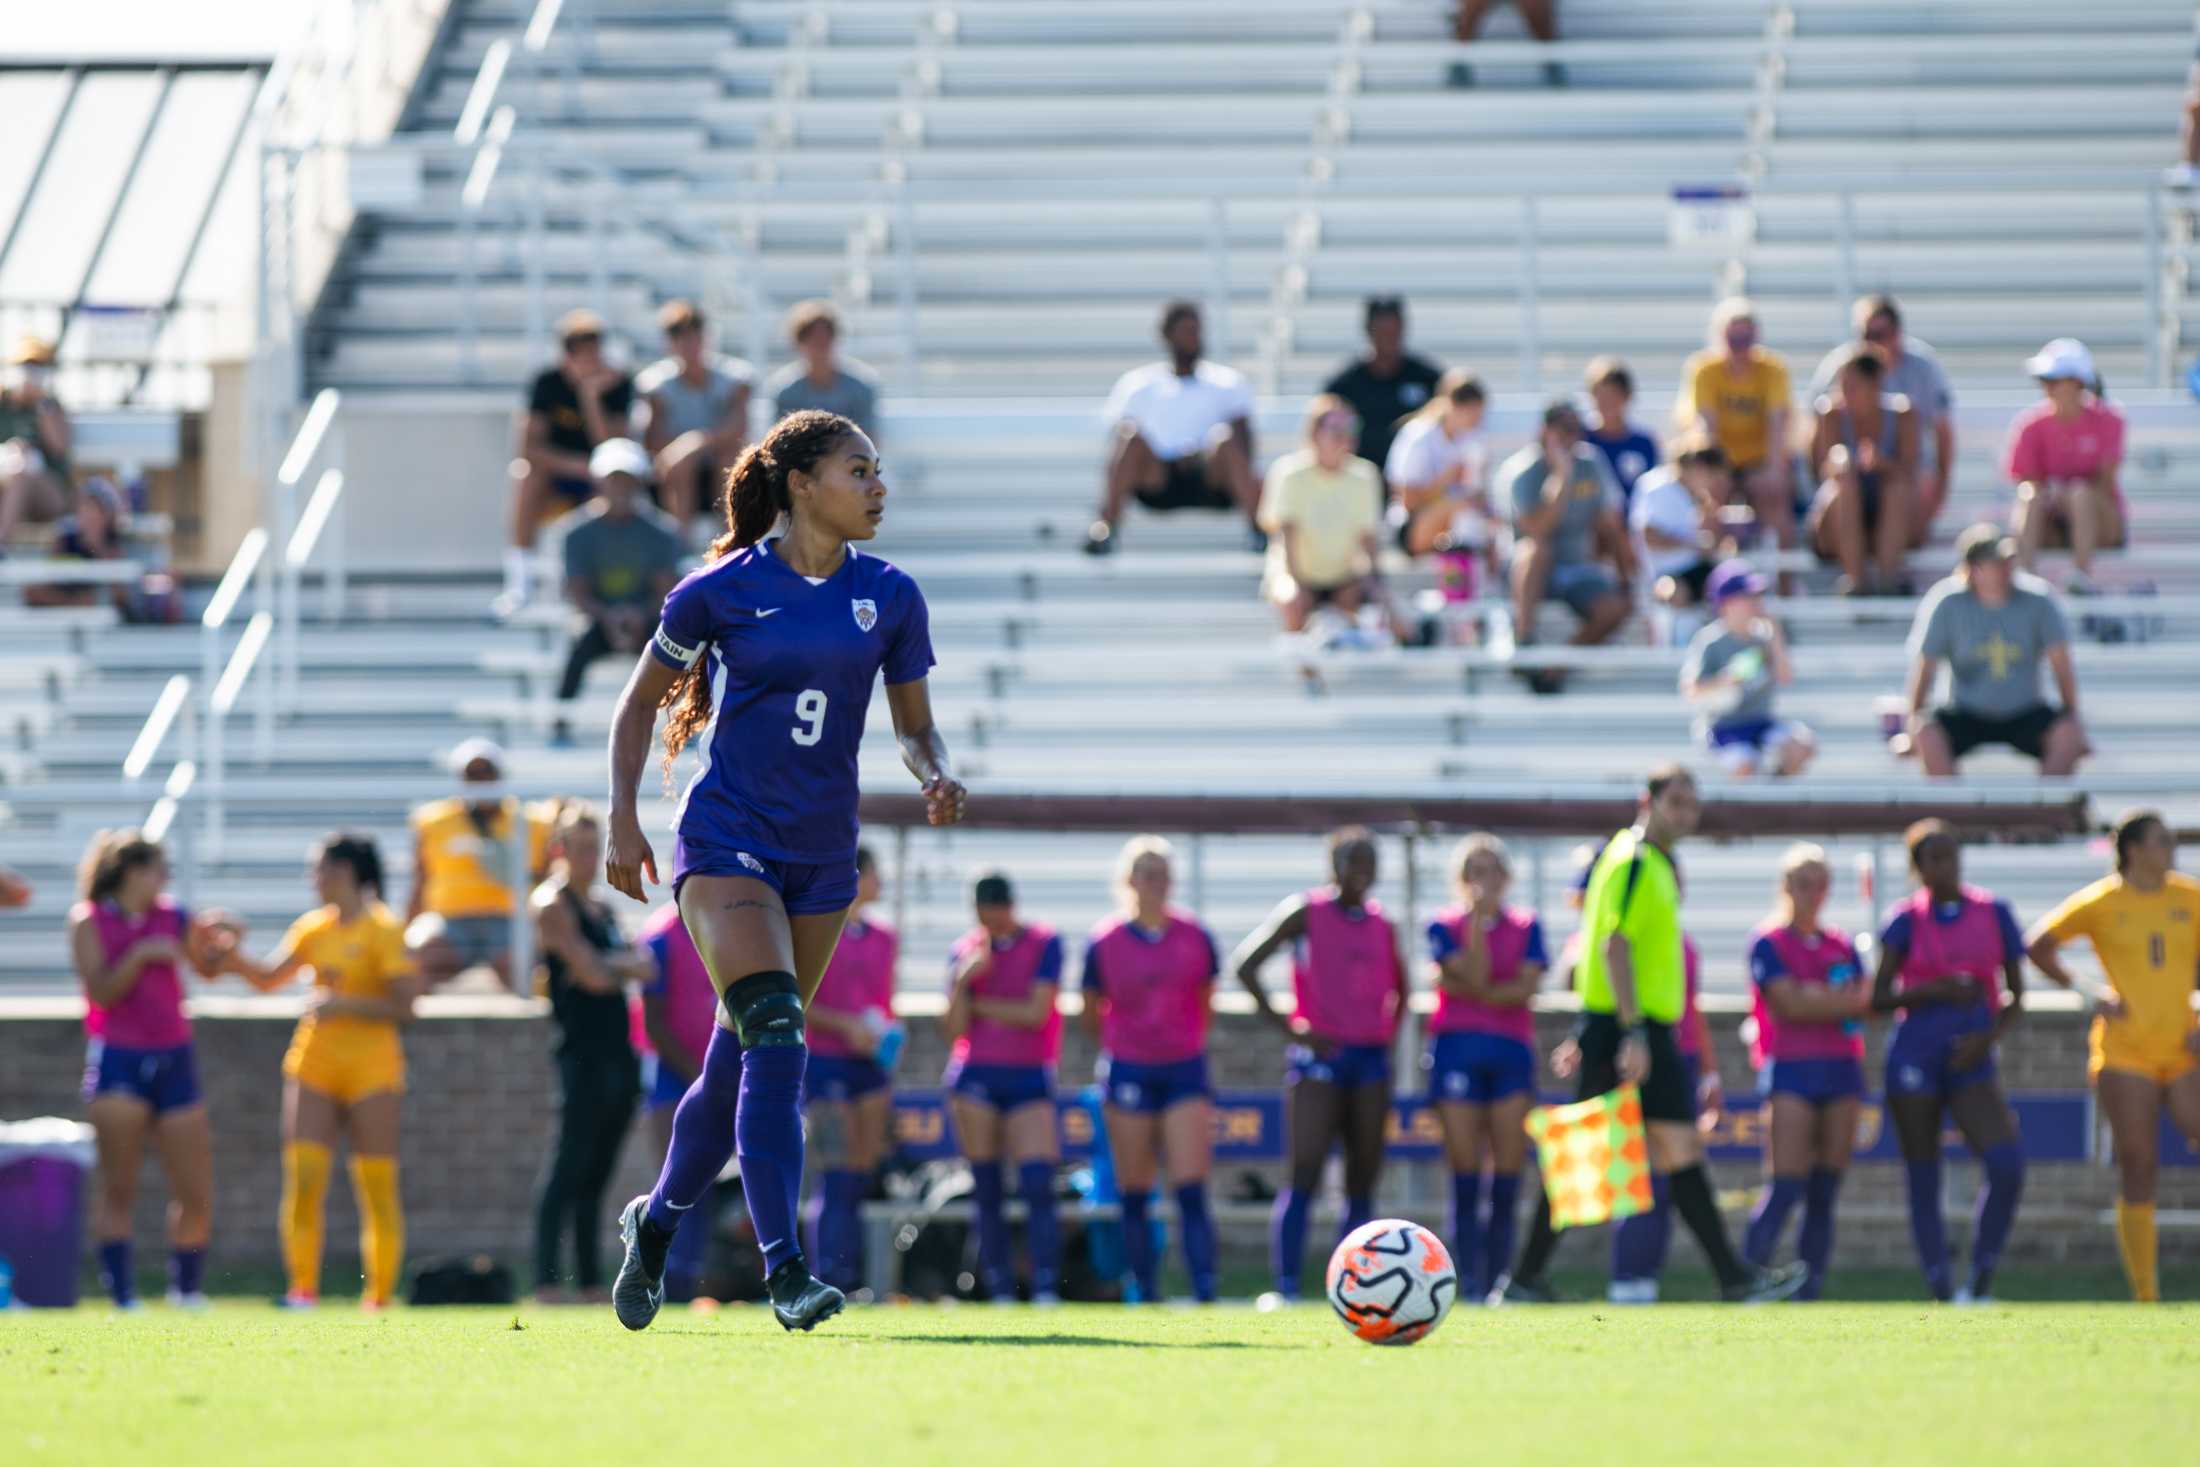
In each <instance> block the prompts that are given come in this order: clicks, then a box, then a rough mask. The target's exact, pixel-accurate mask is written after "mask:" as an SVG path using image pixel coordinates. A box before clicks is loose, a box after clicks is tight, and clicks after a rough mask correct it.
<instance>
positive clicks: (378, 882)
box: [228, 834, 422, 1309]
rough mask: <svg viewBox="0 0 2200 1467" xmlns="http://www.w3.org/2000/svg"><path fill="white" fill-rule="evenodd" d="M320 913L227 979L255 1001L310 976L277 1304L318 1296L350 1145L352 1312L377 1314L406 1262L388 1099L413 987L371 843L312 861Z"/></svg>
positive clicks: (360, 840)
mask: <svg viewBox="0 0 2200 1467" xmlns="http://www.w3.org/2000/svg"><path fill="white" fill-rule="evenodd" d="M313 890H314V895H315V896H317V897H319V898H320V900H321V901H322V903H323V904H324V905H322V906H320V907H318V908H316V909H315V910H313V911H310V912H308V913H306V914H305V915H304V916H303V917H300V918H299V919H298V920H297V921H296V922H293V923H292V924H291V927H290V931H289V932H288V933H286V934H284V936H283V940H282V943H281V944H280V945H279V946H278V947H277V948H276V950H275V952H274V953H273V954H272V955H271V956H270V957H268V958H267V959H266V960H265V961H261V960H258V959H255V958H253V957H251V956H250V955H249V954H247V953H245V952H244V951H243V950H242V949H241V948H239V949H237V950H236V951H234V952H232V953H231V954H230V956H229V959H228V968H229V971H231V972H233V973H236V974H238V975H239V976H240V977H242V978H243V979H244V980H245V981H246V982H248V983H250V984H251V985H252V986H253V987H255V988H258V989H261V990H263V991H265V990H268V989H272V988H280V987H281V986H282V985H284V984H286V983H288V982H290V981H291V980H292V979H293V978H295V977H296V976H297V975H298V974H299V973H300V972H307V971H310V972H311V973H312V975H313V991H312V992H311V994H309V995H308V996H307V999H306V1012H305V1017H303V1018H301V1019H300V1020H299V1021H298V1031H297V1034H296V1035H295V1036H294V1037H293V1038H292V1040H291V1042H290V1050H289V1052H288V1053H287V1054H285V1055H284V1056H283V1079H284V1085H283V1198H282V1205H281V1211H280V1213H279V1214H278V1219H277V1220H278V1223H279V1226H280V1227H281V1230H282V1237H283V1262H284V1265H285V1268H286V1270H287V1271H288V1273H289V1276H290V1287H289V1292H288V1293H287V1294H286V1295H285V1297H284V1303H285V1304H286V1305H288V1306H290V1307H293V1308H310V1307H311V1306H312V1305H313V1304H314V1303H316V1302H317V1301H318V1300H319V1298H320V1293H321V1224H322V1213H323V1209H324V1204H325V1202H326V1200H327V1197H328V1180H329V1170H330V1163H331V1160H332V1159H333V1157H334V1155H335V1150H336V1144H337V1142H338V1141H339V1140H340V1139H345V1138H347V1137H348V1139H349V1140H350V1143H351V1180H352V1191H353V1195H354V1196H355V1197H356V1198H357V1199H358V1203H359V1252H360V1257H361V1258H362V1260H363V1261H364V1263H365V1272H366V1287H365V1290H364V1293H363V1294H362V1296H361V1299H360V1303H361V1304H362V1305H363V1306H364V1307H366V1308H368V1309H380V1308H382V1307H384V1306H386V1305H387V1304H388V1303H389V1302H390V1299H391V1296H392V1295H393V1294H394V1293H395V1291H396V1287H397V1275H398V1270H399V1267H400V1265H401V1263H402V1261H403V1258H404V1252H405V1222H404V1216H403V1213H402V1211H401V1210H400V1208H399V1205H398V1197H397V1134H398V1097H399V1095H401V1094H402V1093H403V1091H404V1088H405V1054H404V1050H403V1047H402V1046H401V1045H400V1044H399V1042H398V1038H397V1031H398V1029H399V1027H400V1026H401V1025H404V1024H406V1023H409V1022H410V1021H411V1019H412V1014H413V1000H414V999H416V998H418V997H419V995H420V990H421V986H422V985H421V981H420V977H419V973H418V971H417V968H416V967H415V965H414V962H413V958H412V954H411V953H410V952H408V951H407V950H406V947H405V929H404V924H403V923H402V922H400V921H399V920H398V918H397V915H396V914H395V913H393V912H392V911H390V909H389V908H388V907H386V906H384V905H383V904H382V899H381V898H382V854H381V852H380V851H379V850H378V849H377V848H376V846H375V843H374V841H373V839H372V838H371V837H368V836H364V835H346V834H339V835H332V836H330V837H329V838H328V839H327V840H325V841H323V842H322V843H321V846H320V849H319V850H318V852H317V853H316V854H315V857H314V862H313Z"/></svg>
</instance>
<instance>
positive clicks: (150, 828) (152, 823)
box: [122, 672, 199, 901]
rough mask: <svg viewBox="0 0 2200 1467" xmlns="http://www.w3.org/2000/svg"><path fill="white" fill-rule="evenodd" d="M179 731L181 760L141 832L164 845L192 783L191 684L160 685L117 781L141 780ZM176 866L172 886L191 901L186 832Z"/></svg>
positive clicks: (194, 720)
mask: <svg viewBox="0 0 2200 1467" xmlns="http://www.w3.org/2000/svg"><path fill="white" fill-rule="evenodd" d="M179 725H180V726H181V728H182V730H183V732H182V734H181V741H182V748H181V757H179V758H178V759H177V760H176V762H175V763H174V764H172V765H170V766H169V769H168V778H167V779H166V780H165V781H163V783H162V785H161V793H160V798H159V799H157V800H155V801H154V802H153V807H152V808H151V809H150V810H148V811H147V812H146V815H145V819H144V821H143V822H142V825H141V827H140V828H141V829H142V830H143V831H144V833H145V838H146V839H147V840H154V841H158V840H164V839H166V838H167V835H168V831H169V829H170V827H171V826H174V825H175V820H176V815H177V814H178V812H179V811H180V810H181V809H182V806H183V800H184V797H185V796H187V795H189V794H190V793H191V789H192V786H193V785H194V784H195V783H196V782H197V780H198V774H199V765H198V756H199V730H198V714H197V711H196V710H195V709H194V708H193V707H192V706H191V679H190V678H189V677H186V676H185V675H184V674H182V673H180V672H179V673H177V674H176V675H175V676H174V677H171V678H170V679H168V681H167V682H166V683H164V684H163V685H162V686H161V690H160V697H159V698H157V699H156V700H154V703H153V711H152V712H151V713H150V714H148V715H147V716H146V719H145V723H144V725H143V726H142V727H140V728H139V729H138V736H137V738H136V739H135V740H134V741H132V743H131V745H130V752H129V753H128V754H126V755H124V756H123V760H122V778H123V781H124V782H125V783H126V784H131V785H135V784H137V783H138V782H139V781H140V780H142V779H144V778H145V775H146V773H147V772H148V771H149V770H150V769H151V768H152V766H153V760H154V759H156V758H158V757H159V755H160V750H161V745H162V744H164V743H166V742H167V740H168V735H169V732H170V731H171V730H172V729H175V728H177V727H178V726H179ZM177 834H178V845H179V847H180V849H179V850H178V852H177V854H178V856H179V857H181V859H180V860H179V861H178V862H177V868H178V878H177V882H178V887H179V889H180V890H181V892H182V894H183V898H184V900H185V901H189V900H190V899H191V896H192V887H193V885H194V883H195V882H196V880H197V874H198V873H197V870H196V867H197V865H198V862H197V861H195V860H194V859H192V855H193V852H192V850H191V833H190V831H189V829H188V828H179V829H178V832H177Z"/></svg>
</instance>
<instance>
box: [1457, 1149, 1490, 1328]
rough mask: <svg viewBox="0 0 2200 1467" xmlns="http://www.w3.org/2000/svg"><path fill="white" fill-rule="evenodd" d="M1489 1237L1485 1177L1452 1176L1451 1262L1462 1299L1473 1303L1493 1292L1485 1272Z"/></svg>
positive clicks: (1462, 1173)
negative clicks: (1484, 1202) (1484, 1219)
mask: <svg viewBox="0 0 2200 1467" xmlns="http://www.w3.org/2000/svg"><path fill="white" fill-rule="evenodd" d="M1486 1240H1487V1234H1486V1233H1485V1232H1484V1230H1483V1227H1482V1174H1481V1173H1480V1172H1453V1173H1452V1174H1451V1258H1452V1263H1453V1265H1454V1266H1455V1267H1457V1268H1458V1270H1459V1297H1461V1298H1462V1299H1471V1298H1473V1297H1475V1296H1476V1295H1478V1294H1486V1293H1488V1292H1489V1291H1490V1280H1489V1275H1488V1274H1487V1273H1485V1272H1484V1271H1483V1259H1484V1258H1485V1257H1486V1256H1487V1248H1488V1243H1487V1241H1486Z"/></svg>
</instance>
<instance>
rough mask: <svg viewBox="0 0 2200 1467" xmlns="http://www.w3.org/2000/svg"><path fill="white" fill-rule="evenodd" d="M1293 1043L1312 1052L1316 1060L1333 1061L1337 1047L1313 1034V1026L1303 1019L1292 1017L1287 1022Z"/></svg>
mask: <svg viewBox="0 0 2200 1467" xmlns="http://www.w3.org/2000/svg"><path fill="white" fill-rule="evenodd" d="M1288 1022H1289V1024H1290V1028H1291V1039H1292V1042H1293V1043H1296V1044H1301V1045H1304V1046H1305V1047H1306V1048H1307V1049H1309V1050H1311V1051H1313V1054H1314V1057H1315V1058H1316V1059H1325V1060H1326V1059H1335V1058H1336V1057H1337V1046H1336V1045H1334V1044H1332V1043H1330V1042H1329V1041H1328V1040H1326V1039H1324V1038H1322V1037H1321V1035H1319V1034H1316V1033H1315V1032H1314V1026H1313V1025H1312V1024H1309V1023H1308V1022H1307V1021H1306V1020H1305V1019H1302V1018H1298V1017H1296V1016H1294V1017H1293V1018H1291V1019H1290V1020H1289V1021H1288Z"/></svg>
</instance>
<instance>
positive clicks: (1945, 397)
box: [1805, 294, 1956, 550]
mask: <svg viewBox="0 0 2200 1467" xmlns="http://www.w3.org/2000/svg"><path fill="white" fill-rule="evenodd" d="M1850 319H1851V320H1853V321H1854V322H1855V323H1856V340H1855V341H1845V342H1843V343H1841V345H1839V346H1837V347H1835V348H1834V349H1833V350H1832V351H1829V352H1827V353H1826V354H1825V356H1824V357H1823V358H1822V359H1821V360H1820V361H1819V363H1818V370H1817V371H1815V372H1813V373H1811V377H1810V386H1809V387H1808V388H1806V389H1805V395H1806V396H1807V397H1808V398H1809V399H1810V400H1811V401H1812V402H1816V401H1817V400H1818V399H1819V398H1821V397H1825V396H1827V395H1828V394H1830V393H1832V392H1833V391H1834V388H1835V385H1836V384H1835V382H1834V377H1835V374H1837V373H1838V372H1839V371H1840V370H1841V368H1842V366H1843V364H1844V363H1846V362H1847V361H1848V360H1849V358H1850V356H1851V355H1853V354H1854V352H1855V351H1856V349H1857V347H1859V346H1868V347H1870V348H1871V349H1872V350H1873V351H1876V352H1878V353H1879V356H1880V359H1881V360H1882V361H1884V362H1885V363H1886V364H1887V370H1886V371H1885V372H1883V373H1881V374H1880V382H1879V385H1880V390H1881V391H1884V392H1892V393H1898V394H1900V395H1901V396H1903V397H1906V398H1908V399H1909V400H1910V411H1911V412H1913V413H1915V414H1917V492H1916V493H1915V494H1914V495H1912V496H1911V498H1912V500H1913V503H1912V505H1911V509H1912V511H1913V519H1914V521H1915V522H1914V523H1913V524H1912V525H1911V527H1910V548H1911V549H1913V550H1914V549H1916V548H1917V547H1918V546H1920V545H1922V544H1924V543H1925V537H1926V535H1927V534H1928V533H1929V532H1930V531H1931V529H1932V527H1933V521H1934V520H1936V519H1938V518H1939V517H1940V511H1941V510H1942V509H1943V508H1945V507H1946V505H1947V503H1948V487H1949V485H1950V484H1952V483H1953V482H1954V481H1955V472H1956V420H1955V410H1956V395H1955V390H1954V389H1953V388H1951V387H1950V386H1949V385H1948V374H1947V373H1946V372H1944V371H1942V370H1941V366H1940V358H1939V357H1937V356H1935V355H1934V354H1933V349H1932V348H1931V347H1929V346H1927V345H1926V344H1925V343H1924V342H1922V341H1919V340H1918V339H1917V338H1916V337H1914V336H1908V335H1905V334H1904V333H1903V330H1902V308H1901V307H1900V306H1898V305H1896V304H1895V299H1894V297H1893V296H1891V295H1880V294H1873V295H1867V296H1863V297H1861V298H1860V299H1858V301H1857V302H1856V309H1855V310H1854V311H1853V312H1852V313H1851V315H1850Z"/></svg>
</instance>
